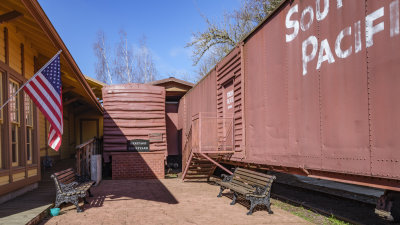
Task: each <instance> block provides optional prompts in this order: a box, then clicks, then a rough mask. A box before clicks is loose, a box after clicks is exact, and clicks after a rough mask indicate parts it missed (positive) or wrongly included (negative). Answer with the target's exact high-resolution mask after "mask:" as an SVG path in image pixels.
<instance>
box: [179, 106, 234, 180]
mask: <svg viewBox="0 0 400 225" xmlns="http://www.w3.org/2000/svg"><path fill="white" fill-rule="evenodd" d="M202 119H208V120H207V121H206V122H205V125H206V127H207V128H206V129H204V130H203V132H204V133H202V129H201V126H202V122H201V121H202ZM211 120H212V121H210V117H208V118H203V117H202V116H201V115H200V113H199V116H196V117H195V118H194V119H193V120H192V125H191V126H190V129H189V132H188V134H187V136H186V142H185V146H184V148H183V151H182V152H183V155H182V160H183V162H185V163H186V164H184V168H185V169H184V170H183V173H182V180H184V181H185V180H204V179H207V180H208V179H209V178H210V176H211V175H212V174H213V173H214V171H215V169H216V168H217V166H218V167H220V168H221V169H222V170H224V171H225V172H226V173H228V174H232V172H231V171H229V170H228V169H226V168H225V167H223V166H222V165H221V164H219V163H218V162H219V161H220V160H221V159H222V158H223V157H224V156H229V155H232V154H233V153H234V150H233V142H232V140H233V139H232V137H233V133H232V130H233V129H232V122H231V121H229V122H231V123H230V126H226V125H224V124H223V125H222V126H223V127H222V128H224V129H225V132H223V130H222V131H220V130H219V129H217V125H218V124H221V123H220V120H223V118H217V117H211ZM232 121H233V120H232ZM210 124H215V127H214V128H213V127H212V126H211V127H210ZM227 127H228V129H226V128H227ZM207 138H208V139H207ZM216 139H217V141H215V140H216ZM229 141H230V142H229ZM228 142H229V143H230V144H229V143H228ZM231 142H232V143H231ZM227 143H228V144H227Z"/></svg>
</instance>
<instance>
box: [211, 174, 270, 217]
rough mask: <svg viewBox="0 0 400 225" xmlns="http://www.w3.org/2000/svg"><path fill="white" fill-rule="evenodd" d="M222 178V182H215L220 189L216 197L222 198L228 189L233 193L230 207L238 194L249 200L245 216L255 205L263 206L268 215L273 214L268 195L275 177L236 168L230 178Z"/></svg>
mask: <svg viewBox="0 0 400 225" xmlns="http://www.w3.org/2000/svg"><path fill="white" fill-rule="evenodd" d="M222 177H223V180H221V181H217V182H216V183H217V184H218V185H220V188H221V189H220V192H219V194H218V197H222V192H223V191H224V190H225V189H230V190H231V191H232V192H233V200H232V202H231V205H234V204H235V203H236V199H237V197H238V194H241V195H243V196H244V197H245V198H246V199H247V200H250V203H251V205H250V210H249V212H248V213H247V215H251V214H252V213H253V209H254V207H256V206H257V205H265V206H266V207H267V210H268V213H269V214H272V213H273V212H272V210H271V203H270V194H271V186H272V182H273V181H274V180H275V179H276V177H275V176H271V175H267V174H264V173H258V172H255V171H252V170H247V169H243V168H239V167H237V168H236V169H235V172H234V173H233V174H232V175H231V176H227V175H225V174H223V175H222Z"/></svg>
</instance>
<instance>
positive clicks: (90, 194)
mask: <svg viewBox="0 0 400 225" xmlns="http://www.w3.org/2000/svg"><path fill="white" fill-rule="evenodd" d="M88 193H89V197H93V195H92V192H90V189H89V190H88Z"/></svg>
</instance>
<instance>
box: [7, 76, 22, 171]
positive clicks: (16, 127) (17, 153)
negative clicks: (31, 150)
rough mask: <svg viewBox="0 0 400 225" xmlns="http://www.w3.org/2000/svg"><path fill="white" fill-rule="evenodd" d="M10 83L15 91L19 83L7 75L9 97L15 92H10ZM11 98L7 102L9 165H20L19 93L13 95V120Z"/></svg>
mask: <svg viewBox="0 0 400 225" xmlns="http://www.w3.org/2000/svg"><path fill="white" fill-rule="evenodd" d="M11 85H15V87H16V89H15V91H17V90H18V89H19V87H20V83H19V82H18V81H16V80H15V79H13V77H9V79H8V93H9V97H11V96H12V94H13V93H15V92H11V87H12V86H11ZM12 101H13V100H10V103H9V104H8V115H9V124H10V154H11V167H17V166H19V165H20V158H21V157H20V154H21V149H20V146H23V145H21V144H20V143H21V140H20V137H21V136H22V135H21V134H20V128H21V116H20V114H21V98H20V93H18V94H17V95H16V96H15V107H16V120H13V118H12V116H11V113H12V110H11V107H12V106H13V105H12V104H11V103H12ZM13 128H14V132H15V134H13ZM13 135H15V142H14V141H13ZM14 145H15V159H16V160H15V161H14V159H13V154H14V151H13V146H14Z"/></svg>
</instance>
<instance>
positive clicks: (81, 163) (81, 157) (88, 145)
mask: <svg viewBox="0 0 400 225" xmlns="http://www.w3.org/2000/svg"><path fill="white" fill-rule="evenodd" d="M100 144H101V143H100V142H99V140H98V139H97V138H92V139H90V140H88V141H86V142H85V143H83V144H80V145H78V146H76V155H75V158H76V171H77V173H78V175H79V176H87V177H90V158H91V156H92V155H94V154H100V149H101V146H100Z"/></svg>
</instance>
